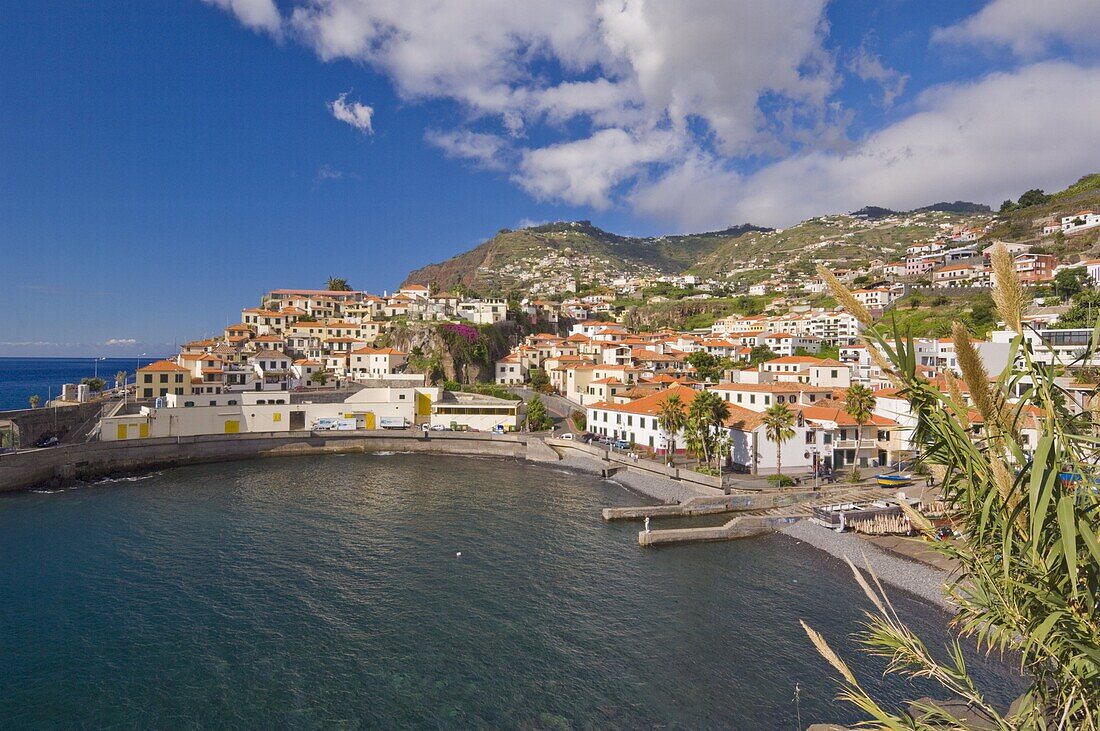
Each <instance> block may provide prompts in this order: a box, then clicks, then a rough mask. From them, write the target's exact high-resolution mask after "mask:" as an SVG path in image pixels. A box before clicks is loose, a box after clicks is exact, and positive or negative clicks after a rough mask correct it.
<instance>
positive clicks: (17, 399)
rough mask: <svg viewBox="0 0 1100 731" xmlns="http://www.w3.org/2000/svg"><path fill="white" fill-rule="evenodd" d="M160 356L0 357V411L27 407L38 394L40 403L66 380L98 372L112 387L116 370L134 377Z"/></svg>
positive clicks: (47, 398) (53, 395)
mask: <svg viewBox="0 0 1100 731" xmlns="http://www.w3.org/2000/svg"><path fill="white" fill-rule="evenodd" d="M159 359H160V358H159V357H152V358H151V357H149V356H139V357H133V358H80V357H61V358H58V357H34V356H5V357H0V411H10V410H12V409H26V408H30V397H31V396H38V398H39V401H40V403H41V404H42V405H43V406H45V404H46V401H47V400H49V399H50V398H51V397H55V396H57V395H58V394H59V393H61V387H62V386H63V385H64V384H66V383H80V380H81V379H82V378H90V377H93V376H95V375H97V374H98V375H99V377H100V378H102V379H103V380H105V381H107V385H108V386H114V379H115V374H116V373H118V372H119V371H126V373H127V374H128V375H129V376H130V378H131V379H132V378H133V375H134V372H135V371H136V370H137V369H138V368H139V367H140V366H142V365H145V364H147V363H152V362H153V361H155V360H159Z"/></svg>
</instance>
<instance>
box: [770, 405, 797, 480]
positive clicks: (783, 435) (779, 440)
mask: <svg viewBox="0 0 1100 731" xmlns="http://www.w3.org/2000/svg"><path fill="white" fill-rule="evenodd" d="M763 423H764V433H765V434H767V436H768V440H769V441H772V442H775V474H776V476H777V479H779V480H780V481H782V475H783V443H784V442H789V441H790V440H791V439H794V412H793V411H791V410H790V409H789V408H787V404H772V405H771V406H770V407H768V409H767V411H765V412H764V418H763Z"/></svg>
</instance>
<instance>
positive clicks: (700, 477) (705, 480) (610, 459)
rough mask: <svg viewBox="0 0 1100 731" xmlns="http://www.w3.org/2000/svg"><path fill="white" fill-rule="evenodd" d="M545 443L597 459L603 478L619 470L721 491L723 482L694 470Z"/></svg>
mask: <svg viewBox="0 0 1100 731" xmlns="http://www.w3.org/2000/svg"><path fill="white" fill-rule="evenodd" d="M546 443H547V444H548V445H550V446H552V447H554V448H555V449H558V450H560V451H562V452H563V453H567V452H568V451H569V450H572V451H574V452H577V453H579V454H583V455H586V456H588V457H592V458H595V459H598V460H600V461H601V462H602V464H603V467H604V476H605V477H611V476H612V475H614V474H615V473H616V472H618V471H619V470H627V471H630V472H639V473H645V474H649V475H655V476H658V477H667V478H669V479H672V480H678V481H680V482H684V483H687V484H690V485H693V486H695V487H703V488H709V489H710V490H714V491H720V490H722V485H723V480H722V479H720V478H718V477H715V476H713V475H704V474H702V473H700V472H696V471H694V470H688V469H681V468H679V467H668V466H666V465H663V464H661V463H659V462H654V461H652V460H647V459H639V460H637V461H635V460H632V459H630V458H629V457H627V456H626V455H625V454H623V453H622V452H616V451H614V450H611V449H606V448H602V447H597V446H593V445H591V444H584V443H583V442H577V441H571V440H568V439H547V440H546Z"/></svg>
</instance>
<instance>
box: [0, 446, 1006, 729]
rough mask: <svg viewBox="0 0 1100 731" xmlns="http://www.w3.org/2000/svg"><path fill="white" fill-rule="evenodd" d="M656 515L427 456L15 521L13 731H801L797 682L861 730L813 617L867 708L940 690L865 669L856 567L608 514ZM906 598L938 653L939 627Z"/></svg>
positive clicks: (6, 711)
mask: <svg viewBox="0 0 1100 731" xmlns="http://www.w3.org/2000/svg"><path fill="white" fill-rule="evenodd" d="M637 502H638V498H636V497H635V496H632V495H630V494H629V493H627V492H625V491H623V490H622V489H620V488H619V487H617V486H615V485H614V484H611V483H607V482H600V481H598V480H596V479H595V478H590V477H586V476H579V475H574V474H569V473H565V472H563V471H558V470H553V469H549V468H542V467H535V466H530V465H526V464H519V463H513V462H504V461H489V460H472V459H470V460H466V459H458V458H442V459H441V458H429V457H422V456H412V455H394V456H389V457H386V456H366V455H357V456H346V457H303V458H294V459H277V460H260V461H251V462H235V463H225V464H218V465H206V466H195V467H187V468H181V469H176V470H171V471H166V472H164V473H163V474H158V475H155V476H152V477H150V478H148V479H144V480H139V481H134V482H115V483H111V484H102V485H98V486H89V487H84V488H80V489H75V490H70V491H66V492H58V493H53V494H39V493H21V494H15V495H8V496H4V497H0V555H2V556H3V557H4V558H3V561H4V568H3V571H0V628H2V631H0V726H2V727H4V728H15V729H48V728H102V727H111V728H126V729H129V728H135V729H136V728H354V729H363V728H394V729H396V728H431V729H434V728H446V729H451V728H453V729H470V728H485V729H489V728H505V729H532V730H534V729H567V728H573V729H608V728H628V729H633V728H662V729H687V728H692V729H695V728H721V729H730V728H735V729H794V728H796V717H797V716H796V713H797V710H799V709H796V706H795V704H794V702H793V698H794V695H795V686H796V684H798V686H799V687H800V688H801V705H800V710H801V714H802V722H803V726H805V725H808V724H809V723H810V721H811V720H817V721H836V722H850V721H853V720H855V718H856V717H855V716H854V714H853V713H852V712H851V711H849V710H848V709H847V708H846V707H843V706H840V705H838V704H837V703H835V702H834V700H833V697H834V695H835V690H836V685H835V684H834V682H833V679H832V677H833V673H832V672H831V671H830V670H829V668H828V667H827V666H826V665H825V663H824V662H823V661H821V660H820V659H819V658H818V656H817V655H816V653H815V652H814V650H813V648H812V647H811V646H810V644H809V641H808V640H807V639H806V637H805V635H804V634H803V632H802V630H801V628H800V627H799V625H798V620H799V618H805V619H807V620H808V621H810V622H811V623H812V624H813V625H814V626H815V627H816V628H818V629H819V630H821V631H822V632H823V633H824V634H825V635H826V636H827V637H828V638H829V640H830V641H831V642H832V643H833V645H834V647H835V648H837V649H838V650H839V651H840V652H841V653H842V654H844V655H845V656H847V657H848V658H849V659H850V660H851V661H852V664H853V665H854V666H855V669H856V672H857V674H859V675H860V676H861V678H862V679H863V680H864V681H866V683H867V685H868V686H870V687H872V688H876V689H879V690H881V691H883V692H885V693H886V694H887V695H889V696H891V697H893V698H899V697H902V696H906V697H917V696H919V695H921V694H922V693H924V692H926V691H927V688H917V687H908V686H906V684H904V683H902V682H900V681H897V680H891V681H889V683H888V684H887V685H886V686H883V685H882V684H881V682H880V681H878V680H877V678H878V677H879V675H880V674H881V665H880V664H879V663H876V662H871V661H868V660H866V659H863V658H861V656H860V655H859V654H858V653H857V652H856V651H855V649H854V647H853V645H852V643H851V641H850V640H849V639H848V637H847V635H848V633H850V632H852V631H853V630H854V629H855V627H856V622H857V621H858V620H859V619H860V610H861V608H863V607H864V606H865V605H866V602H865V601H864V599H863V597H862V595H861V594H860V593H859V591H858V589H856V587H855V586H854V585H853V582H852V580H851V578H850V575H849V574H848V570H847V568H846V567H845V566H844V565H843V564H842V563H841V562H839V561H837V560H834V559H832V558H831V557H828V556H825V555H824V554H821V553H818V552H816V551H813V550H812V549H808V548H805V547H804V546H802V545H801V544H797V543H795V542H794V541H791V540H789V539H786V538H784V537H780V536H775V537H769V538H764V539H759V540H747V541H741V542H733V543H719V544H702V545H694V546H684V547H677V548H666V549H659V550H658V549H640V548H639V547H638V546H637V543H636V531H637V529H638V526H637V525H636V524H629V523H613V524H607V523H604V522H603V521H602V520H601V519H600V517H599V512H598V510H599V508H600V507H604V506H609V505H624V504H636V503H637ZM458 551H461V552H462V556H461V557H457V556H456V552H458ZM895 598H896V599H897V602H898V603H899V604H900V605H901V611H902V613H903V615H904V616H905V617H907V618H908V619H909V620H910V621H911V623H912V625H913V626H914V627H915V628H916V629H917V630H918V631H919V632H920V633H921V634H922V635H924V636H925V637H926V639H929V640H931V641H932V643H933V646H938V645H939V642H938V640H939V639H941V638H942V637H943V636H944V635H943V631H944V630H943V628H944V617H943V615H942V614H941V613H940V612H938V611H936V610H934V609H932V608H930V607H928V606H926V605H923V604H919V603H916V602H913V601H907V600H905V599H904V597H901V596H896V597H895ZM972 667H973V668H974V670H975V674H976V675H977V676H978V677H979V679H980V682H981V684H982V685H983V686H984V687H986V688H989V689H992V691H993V697H994V698H997V699H998V700H1000V701H1007V700H1009V699H1010V698H1011V697H1013V694H1014V693H1013V692H1014V690H1015V683H1016V681H1014V680H1013V673H1012V671H1010V670H1008V669H1006V668H1004V667H1001V666H997V665H989V664H986V663H984V662H982V661H981V660H979V659H976V658H975V659H973V666H972Z"/></svg>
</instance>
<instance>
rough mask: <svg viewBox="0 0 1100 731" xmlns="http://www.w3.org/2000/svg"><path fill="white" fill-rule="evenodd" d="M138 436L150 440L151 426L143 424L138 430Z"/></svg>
mask: <svg viewBox="0 0 1100 731" xmlns="http://www.w3.org/2000/svg"><path fill="white" fill-rule="evenodd" d="M138 434H139V435H140V436H141V438H142V439H148V438H149V424H147V423H146V424H142V425H141V426H140V427H139V428H138Z"/></svg>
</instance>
